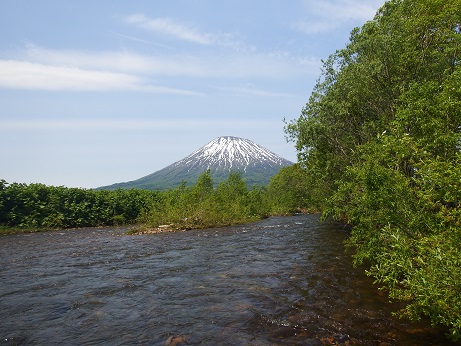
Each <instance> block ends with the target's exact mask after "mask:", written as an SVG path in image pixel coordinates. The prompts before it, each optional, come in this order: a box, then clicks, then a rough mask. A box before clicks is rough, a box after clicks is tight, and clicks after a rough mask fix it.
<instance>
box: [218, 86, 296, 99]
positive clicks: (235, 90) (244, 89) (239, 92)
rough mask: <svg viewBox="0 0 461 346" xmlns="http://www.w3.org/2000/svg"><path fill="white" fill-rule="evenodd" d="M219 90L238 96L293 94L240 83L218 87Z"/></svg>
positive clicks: (281, 95) (282, 95)
mask: <svg viewBox="0 0 461 346" xmlns="http://www.w3.org/2000/svg"><path fill="white" fill-rule="evenodd" d="M219 89H220V90H223V91H225V92H226V93H227V94H232V95H235V96H240V97H255V96H256V97H294V96H295V95H290V94H287V93H279V92H274V91H271V90H266V89H259V88H256V87H255V86H254V85H252V84H245V85H240V86H237V87H230V88H219Z"/></svg>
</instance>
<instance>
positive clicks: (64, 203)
mask: <svg viewBox="0 0 461 346" xmlns="http://www.w3.org/2000/svg"><path fill="white" fill-rule="evenodd" d="M296 172H298V173H296ZM295 173H296V174H295ZM299 174H300V171H299V169H298V168H296V165H295V166H293V167H287V168H284V169H283V170H282V171H281V172H280V174H279V175H277V176H276V177H274V179H273V181H271V183H270V184H269V185H268V186H267V187H258V186H254V187H253V188H252V189H248V188H247V185H246V183H245V181H244V180H243V179H242V177H241V175H240V174H239V173H237V172H235V173H231V174H230V175H229V177H228V178H227V179H226V180H225V181H223V182H221V183H219V184H218V186H217V187H216V188H214V187H213V186H214V184H213V179H212V177H211V175H210V172H209V171H207V172H204V173H203V174H202V175H201V176H200V177H199V179H198V181H197V183H196V184H195V185H193V186H186V184H185V183H183V184H181V185H180V186H179V187H178V188H176V189H172V190H166V191H148V190H137V189H129V190H123V189H118V190H115V191H107V190H90V189H79V188H67V187H63V186H59V187H55V186H46V185H43V184H29V185H27V184H20V183H12V184H8V183H7V182H6V181H5V180H0V226H2V227H3V228H4V232H9V231H11V230H12V229H23V230H41V229H60V228H75V227H91V226H111V225H126V224H137V223H141V224H145V225H146V226H148V227H158V226H159V225H165V224H168V225H171V226H172V227H173V228H205V227H217V226H225V225H232V224H237V223H243V222H248V221H253V220H257V219H260V218H264V217H267V216H269V215H283V214H292V213H294V212H296V211H299V210H301V209H302V207H303V205H302V203H301V202H300V201H302V200H303V198H302V195H303V191H304V187H302V186H299V182H300V181H302V179H300V177H299ZM290 186H291V187H290Z"/></svg>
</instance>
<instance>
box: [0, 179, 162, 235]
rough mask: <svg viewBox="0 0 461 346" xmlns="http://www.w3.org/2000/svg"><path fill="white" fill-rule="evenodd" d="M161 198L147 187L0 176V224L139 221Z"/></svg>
mask: <svg viewBox="0 0 461 346" xmlns="http://www.w3.org/2000/svg"><path fill="white" fill-rule="evenodd" d="M156 198H158V194H157V193H155V192H152V191H145V190H117V191H103V190H101V191H94V190H88V189H79V188H67V187H63V186H58V187H56V186H46V185H44V184H30V185H27V184H20V183H12V184H8V183H7V182H6V181H5V180H0V225H1V226H4V227H8V228H19V229H57V228H74V227H89V226H103V225H121V224H128V223H133V222H136V221H137V219H138V217H139V215H140V213H141V211H143V210H145V209H146V208H148V206H149V205H150V204H151V203H152V201H154V200H155V199H156Z"/></svg>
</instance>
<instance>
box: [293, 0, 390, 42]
mask: <svg viewBox="0 0 461 346" xmlns="http://www.w3.org/2000/svg"><path fill="white" fill-rule="evenodd" d="M383 4H384V1H383V0H368V1H365V0H325V1H312V0H306V1H305V5H306V9H307V12H308V13H309V14H310V15H311V16H312V17H313V18H314V19H313V20H312V21H299V22H296V23H294V24H293V25H292V26H293V28H294V29H296V30H299V31H301V32H304V33H306V34H315V33H319V32H328V31H332V30H334V29H337V28H338V27H340V26H341V25H343V24H344V23H347V22H357V21H358V22H365V21H367V20H371V19H373V17H374V15H375V13H376V11H377V10H378V8H379V7H380V6H382V5H383ZM357 25H360V24H357Z"/></svg>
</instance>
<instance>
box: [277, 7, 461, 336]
mask: <svg viewBox="0 0 461 346" xmlns="http://www.w3.org/2000/svg"><path fill="white" fill-rule="evenodd" d="M286 131H287V133H288V134H289V135H290V136H291V137H292V139H293V140H294V141H295V142H296V147H297V150H298V158H299V162H300V164H301V166H302V167H303V169H305V172H306V174H305V176H304V179H305V181H306V182H308V183H309V184H310V186H311V187H312V189H311V193H310V194H309V196H308V198H309V201H308V205H311V206H314V207H316V208H319V209H321V210H323V212H324V216H325V217H328V216H332V217H334V218H336V219H340V220H344V221H345V222H348V223H350V224H351V225H352V226H353V229H352V236H351V238H350V239H349V242H348V245H349V246H350V247H351V248H353V249H354V250H355V263H356V264H361V263H364V264H366V265H367V266H368V267H369V270H368V274H369V275H372V276H374V277H375V278H376V282H377V283H379V284H380V285H381V286H382V287H383V288H385V289H387V291H388V292H389V295H390V297H391V298H394V299H399V300H403V301H405V302H407V304H406V308H405V309H403V310H402V311H401V312H400V313H401V315H403V316H408V317H410V318H411V319H419V318H420V317H421V316H424V315H426V316H429V317H430V318H431V320H432V322H433V323H434V324H442V325H446V326H448V327H449V328H450V331H451V335H452V337H453V338H455V339H457V340H460V339H461V246H460V244H461V152H460V150H461V136H460V132H461V2H460V1H459V0H430V1H428V0H392V1H388V2H387V3H386V4H385V5H384V6H383V7H382V8H381V9H380V10H379V11H378V13H377V14H376V16H375V18H374V19H373V20H372V21H370V22H367V23H366V24H365V25H364V26H362V27H361V28H357V29H355V30H354V31H353V32H352V34H351V38H350V42H349V44H348V45H347V46H346V48H344V49H341V50H338V51H337V52H336V53H334V54H332V55H331V56H330V57H329V59H328V60H326V61H325V62H324V67H323V72H322V75H321V78H320V79H319V81H318V83H317V86H316V88H315V90H314V92H313V93H312V95H311V97H310V99H309V102H308V103H307V104H306V106H305V108H304V109H303V111H302V114H301V116H300V117H299V118H298V119H297V120H296V121H293V122H291V123H289V124H287V126H286Z"/></svg>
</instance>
